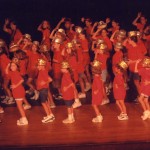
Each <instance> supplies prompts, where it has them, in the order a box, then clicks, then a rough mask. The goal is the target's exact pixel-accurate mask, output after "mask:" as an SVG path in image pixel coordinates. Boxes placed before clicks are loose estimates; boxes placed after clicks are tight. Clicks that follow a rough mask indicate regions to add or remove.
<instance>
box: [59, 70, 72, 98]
mask: <svg viewBox="0 0 150 150" xmlns="http://www.w3.org/2000/svg"><path fill="white" fill-rule="evenodd" d="M71 84H73V82H72V80H71V76H70V73H69V72H67V73H63V76H62V81H61V91H62V97H63V99H64V100H73V99H74V87H73V86H70V87H69V88H67V90H66V91H65V90H64V88H66V87H68V86H69V85H71Z"/></svg>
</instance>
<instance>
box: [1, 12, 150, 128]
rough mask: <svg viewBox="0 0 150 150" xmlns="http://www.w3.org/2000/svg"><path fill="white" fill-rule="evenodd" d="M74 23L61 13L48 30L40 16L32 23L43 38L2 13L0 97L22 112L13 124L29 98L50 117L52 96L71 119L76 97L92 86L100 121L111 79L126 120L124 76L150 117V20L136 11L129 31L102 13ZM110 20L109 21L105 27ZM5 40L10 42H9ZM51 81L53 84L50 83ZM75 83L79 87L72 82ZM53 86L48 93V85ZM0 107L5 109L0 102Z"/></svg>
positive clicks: (23, 122) (68, 120) (77, 103)
mask: <svg viewBox="0 0 150 150" xmlns="http://www.w3.org/2000/svg"><path fill="white" fill-rule="evenodd" d="M81 23H82V25H80V26H79V25H75V24H73V23H72V21H71V19H70V18H62V19H61V20H60V21H59V23H58V24H57V25H56V27H55V28H54V29H53V30H52V29H51V26H50V23H49V22H48V21H47V20H44V21H43V22H42V23H41V24H40V25H39V26H38V28H37V30H38V31H39V32H41V33H42V40H41V41H40V42H39V41H34V40H32V36H31V35H30V34H28V33H25V34H23V33H22V32H21V31H20V29H18V27H17V24H16V23H15V21H14V20H9V19H6V20H5V23H4V26H3V30H4V31H5V32H6V33H8V34H9V35H10V43H8V42H7V41H5V40H4V39H3V38H2V37H1V39H0V78H1V81H0V82H1V89H3V90H4V95H1V97H2V96H5V98H4V99H2V101H1V103H5V104H8V105H9V104H12V103H16V105H17V108H18V110H19V113H20V116H21V118H20V119H19V120H17V125H19V126H21V125H27V124H28V119H27V116H26V113H25V110H27V109H30V108H31V104H30V103H29V101H28V99H26V94H29V95H30V94H32V97H30V99H33V100H40V102H41V105H42V107H43V109H44V111H45V114H46V116H44V117H43V118H42V122H43V123H48V122H53V121H54V120H55V116H54V114H53V112H52V110H51V108H54V107H55V103H54V100H53V99H54V98H61V97H62V99H63V100H64V102H65V105H66V106H67V113H68V117H67V118H66V119H65V120H63V123H73V122H74V121H75V118H74V109H75V108H77V107H80V106H81V105H82V104H81V101H80V98H86V92H87V91H89V90H90V89H91V91H92V100H91V103H92V107H93V109H94V112H95V115H96V117H94V118H93V119H92V122H94V123H99V122H102V120H103V116H102V114H101V111H100V108H99V105H104V104H107V103H109V98H108V89H109V88H111V87H110V85H111V84H110V83H112V91H113V96H114V98H115V100H116V104H117V106H118V108H119V110H120V114H119V115H118V116H117V117H118V119H119V120H128V115H127V109H126V105H125V102H124V100H125V97H126V91H127V89H128V88H129V87H128V81H131V80H133V84H134V85H135V87H136V90H137V100H138V102H139V103H140V104H141V107H142V109H143V115H142V116H141V118H142V119H143V120H146V119H148V118H150V105H149V102H148V100H149V96H150V57H149V56H150V25H148V24H147V19H146V18H145V17H144V16H143V15H142V13H140V12H139V13H138V15H137V17H136V18H135V20H133V22H132V24H133V25H134V26H135V28H136V30H134V31H125V30H124V29H122V28H121V27H120V26H119V22H117V21H116V20H111V19H110V18H106V20H105V21H99V22H95V23H93V22H92V20H91V19H90V18H81ZM109 26H110V27H109ZM8 45H9V46H8ZM50 83H51V85H52V86H50ZM77 85H79V88H77ZM51 88H55V89H57V95H56V92H55V93H53V89H51ZM0 113H4V109H3V108H2V107H0Z"/></svg>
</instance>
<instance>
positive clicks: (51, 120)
mask: <svg viewBox="0 0 150 150" xmlns="http://www.w3.org/2000/svg"><path fill="white" fill-rule="evenodd" d="M54 120H55V117H54V116H46V117H43V119H42V122H43V123H48V122H53V121H54Z"/></svg>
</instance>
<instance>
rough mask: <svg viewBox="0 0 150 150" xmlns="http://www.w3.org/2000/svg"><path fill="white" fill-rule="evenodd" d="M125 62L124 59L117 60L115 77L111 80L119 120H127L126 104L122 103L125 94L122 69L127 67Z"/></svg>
mask: <svg viewBox="0 0 150 150" xmlns="http://www.w3.org/2000/svg"><path fill="white" fill-rule="evenodd" d="M127 67H128V66H127V64H126V63H125V62H124V61H121V62H119V63H118V64H117V65H116V67H115V78H114V81H113V94H114V98H115V99H116V104H117V105H118V107H119V109H120V111H121V113H120V115H119V116H118V119H119V120H127V119H128V116H127V112H126V106H125V103H124V99H125V96H126V89H125V81H124V77H123V71H125V70H126V69H127Z"/></svg>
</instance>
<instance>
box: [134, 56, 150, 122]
mask: <svg viewBox="0 0 150 150" xmlns="http://www.w3.org/2000/svg"><path fill="white" fill-rule="evenodd" d="M139 62H141V60H140V59H139V60H137V61H136V65H135V72H138V73H139V75H140V76H141V83H140V96H139V99H138V100H139V102H140V104H141V106H142V109H143V110H144V112H143V115H142V116H141V118H142V119H143V120H146V119H147V118H150V105H149V102H148V99H149V96H150V58H149V57H146V58H144V59H143V60H142V67H138V64H139Z"/></svg>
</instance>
